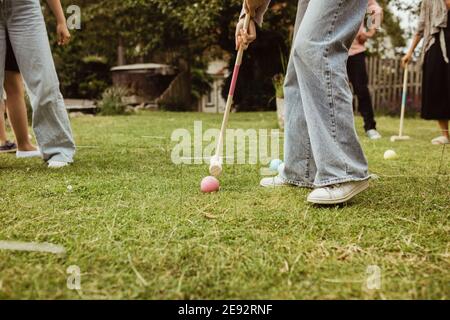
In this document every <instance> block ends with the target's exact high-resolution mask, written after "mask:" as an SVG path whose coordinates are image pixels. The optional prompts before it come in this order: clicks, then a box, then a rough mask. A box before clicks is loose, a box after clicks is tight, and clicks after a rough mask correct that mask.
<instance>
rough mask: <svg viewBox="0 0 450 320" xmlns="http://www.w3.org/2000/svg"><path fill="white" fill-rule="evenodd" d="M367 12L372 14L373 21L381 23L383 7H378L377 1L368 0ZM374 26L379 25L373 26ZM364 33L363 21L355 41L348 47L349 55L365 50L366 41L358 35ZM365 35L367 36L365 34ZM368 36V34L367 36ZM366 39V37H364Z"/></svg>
mask: <svg viewBox="0 0 450 320" xmlns="http://www.w3.org/2000/svg"><path fill="white" fill-rule="evenodd" d="M367 12H369V13H371V14H372V19H373V21H374V22H375V23H381V18H382V16H383V9H382V8H381V7H380V5H379V4H378V3H377V1H376V0H369V7H368V10H367ZM375 27H377V28H378V27H379V25H378V26H375ZM365 33H366V27H365V26H364V22H363V23H362V25H361V28H360V29H359V32H358V35H357V36H356V39H355V41H353V44H352V46H351V47H350V52H349V55H350V56H354V55H356V54H358V53H361V52H364V51H366V41H365V40H364V41H363V40H361V38H360V36H361V35H365ZM366 36H368V35H367V34H366ZM369 38H370V36H369ZM366 40H367V39H366Z"/></svg>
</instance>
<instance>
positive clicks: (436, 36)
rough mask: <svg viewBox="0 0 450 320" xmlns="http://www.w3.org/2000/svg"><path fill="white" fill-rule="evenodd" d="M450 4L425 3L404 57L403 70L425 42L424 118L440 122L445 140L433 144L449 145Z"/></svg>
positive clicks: (439, 0)
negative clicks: (418, 47) (421, 43)
mask: <svg viewBox="0 0 450 320" xmlns="http://www.w3.org/2000/svg"><path fill="white" fill-rule="evenodd" d="M449 10H450V0H423V1H422V6H421V9H420V19H419V26H418V28H417V32H416V35H415V37H414V39H413V42H412V44H411V48H410V49H409V51H408V53H407V54H406V55H405V56H404V57H403V59H402V64H403V67H405V68H406V67H407V64H408V63H409V62H410V61H411V59H412V56H413V54H414V50H415V49H416V47H417V46H418V44H419V43H420V41H421V40H422V39H423V40H424V44H423V49H422V53H421V62H422V63H423V82H422V118H424V119H426V120H437V121H438V124H439V127H440V129H441V131H442V136H439V137H437V138H434V139H433V140H432V141H431V143H432V144H434V145H442V144H448V143H450V139H449V132H448V127H449V126H448V123H449V119H450V62H449V57H450V13H449Z"/></svg>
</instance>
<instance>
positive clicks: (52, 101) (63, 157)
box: [0, 0, 75, 162]
mask: <svg viewBox="0 0 450 320" xmlns="http://www.w3.org/2000/svg"><path fill="white" fill-rule="evenodd" d="M6 30H8V31H7V32H8V34H9V39H10V41H11V45H12V48H13V50H14V54H15V56H16V59H17V64H18V65H19V69H20V72H21V74H22V77H23V79H24V82H25V84H26V87H27V92H28V96H29V97H30V101H31V105H32V108H33V129H34V133H35V134H36V140H37V142H38V145H39V148H40V150H41V152H42V154H43V157H44V160H50V159H51V160H54V161H64V162H72V161H73V156H74V153H75V144H74V141H73V138H72V131H71V128H70V122H69V117H68V115H67V111H66V108H65V105H64V99H63V97H62V95H61V92H60V90H59V80H58V76H57V74H56V70H55V65H54V62H53V57H52V53H51V50H50V44H49V41H48V35H47V29H46V26H45V22H44V17H43V15H42V9H41V5H40V2H39V0H0V83H1V84H3V81H4V75H5V74H4V71H5V68H4V66H5V54H6ZM2 88H3V86H0V98H3V89H2Z"/></svg>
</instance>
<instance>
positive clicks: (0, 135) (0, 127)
mask: <svg viewBox="0 0 450 320" xmlns="http://www.w3.org/2000/svg"><path fill="white" fill-rule="evenodd" d="M2 9H3V8H2ZM4 23H5V21H4V19H3V17H2V15H0V83H1V84H3V82H4V76H5V58H6V33H5V25H4ZM3 101H5V99H4V94H3V86H2V85H0V144H4V143H5V142H6V140H7V136H6V124H5V104H4V103H3Z"/></svg>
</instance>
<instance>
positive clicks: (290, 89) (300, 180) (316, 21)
mask: <svg viewBox="0 0 450 320" xmlns="http://www.w3.org/2000/svg"><path fill="white" fill-rule="evenodd" d="M366 10H367V0H332V1H331V0H311V1H309V0H300V1H299V6H298V13H297V22H296V26H295V36H294V42H293V48H292V52H291V57H290V61H289V65H288V72H287V76H286V82H285V89H284V90H285V106H286V115H285V119H286V120H285V121H286V124H285V127H286V129H285V148H284V149H285V150H284V152H285V166H284V169H283V170H281V174H280V176H281V178H282V179H283V180H285V181H286V182H288V183H291V184H294V185H298V186H302V187H310V188H318V187H324V186H329V185H334V184H339V183H344V182H350V181H362V180H367V179H369V178H370V176H369V173H368V164H367V160H366V158H365V156H364V153H363V151H362V148H361V145H360V143H359V140H358V137H357V135H356V130H355V124H354V117H353V107H352V101H353V97H352V93H351V90H350V86H349V81H348V76H347V59H348V49H349V48H350V46H351V44H352V41H353V40H354V38H355V37H356V34H357V32H358V30H359V28H360V26H361V22H362V20H363V17H364V13H365V12H366Z"/></svg>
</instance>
